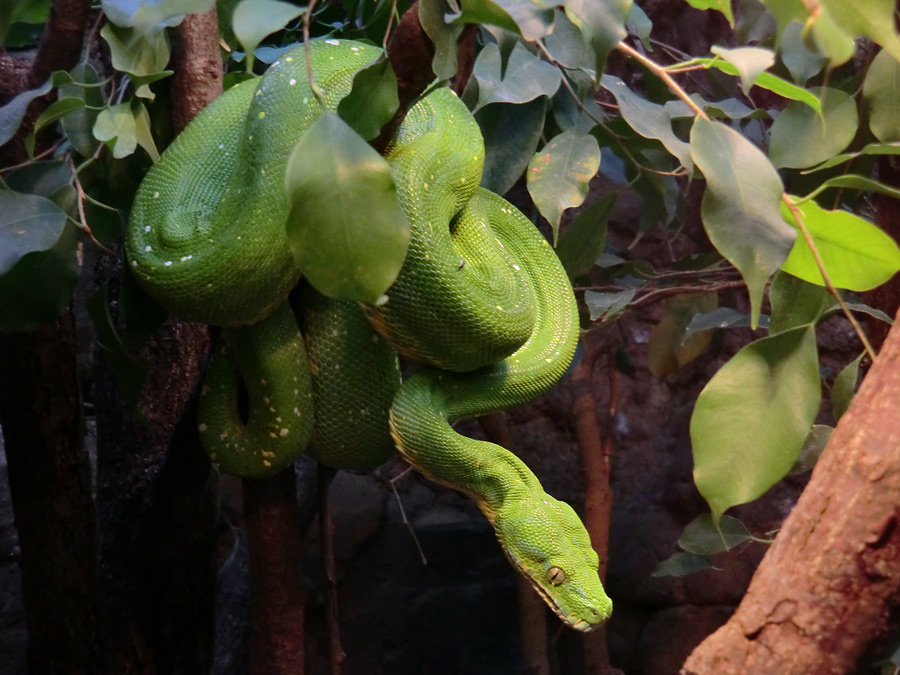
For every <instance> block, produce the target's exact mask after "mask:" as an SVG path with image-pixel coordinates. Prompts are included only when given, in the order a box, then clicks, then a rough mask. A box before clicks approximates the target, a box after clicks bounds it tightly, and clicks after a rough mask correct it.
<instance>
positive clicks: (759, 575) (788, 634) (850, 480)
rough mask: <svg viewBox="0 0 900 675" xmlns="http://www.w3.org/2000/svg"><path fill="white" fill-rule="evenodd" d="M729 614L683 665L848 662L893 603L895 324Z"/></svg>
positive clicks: (835, 666)
mask: <svg viewBox="0 0 900 675" xmlns="http://www.w3.org/2000/svg"><path fill="white" fill-rule="evenodd" d="M894 325H895V327H894V329H892V330H891V332H890V334H889V335H888V337H887V340H886V341H885V343H884V348H883V350H882V352H881V354H880V355H879V356H878V358H877V359H876V361H875V364H874V365H873V367H872V369H871V371H870V372H869V374H868V376H867V377H866V379H865V380H864V381H863V384H862V386H861V388H860V391H859V393H858V394H857V395H856V398H855V399H854V401H853V403H852V405H851V406H850V409H849V410H848V411H847V413H846V414H845V415H844V416H843V417H842V418H841V420H840V423H839V424H838V426H837V429H836V430H835V432H834V434H833V436H832V438H831V441H830V442H829V444H828V447H827V448H826V449H825V452H824V453H823V455H822V457H821V459H820V460H819V463H818V464H817V465H816V468H815V470H814V471H813V474H812V478H811V480H810V482H809V485H808V486H807V488H806V490H805V491H804V492H803V494H802V495H801V497H800V500H799V501H798V502H797V505H796V506H795V507H794V510H793V511H792V513H791V515H790V516H789V517H788V519H787V520H786V521H785V523H784V526H783V527H782V529H781V531H780V532H779V534H778V536H777V538H776V540H775V543H774V544H773V545H772V548H771V549H770V550H769V551H768V552H767V554H766V556H765V558H764V559H763V561H762V563H761V564H760V566H759V569H758V570H757V572H756V574H755V576H754V577H753V581H752V582H751V584H750V588H749V589H748V591H747V594H746V595H745V596H744V599H743V601H742V602H741V605H740V607H739V608H738V610H737V612H736V613H735V614H734V616H733V617H732V618H731V619H730V620H729V621H728V622H727V623H726V624H725V625H724V626H723V627H722V628H720V629H719V630H718V631H716V632H715V633H714V634H713V635H711V636H710V637H709V638H707V639H706V640H705V641H704V642H703V643H702V644H701V645H700V646H699V647H697V649H696V650H695V651H694V652H693V653H692V654H691V656H690V657H689V658H688V660H687V662H686V663H685V665H684V668H683V670H682V673H684V674H691V675H701V674H706V673H710V674H711V673H716V674H717V675H722V674H728V673H742V674H746V675H754V674H756V673H759V674H760V675H762V674H769V673H779V674H781V675H792V674H796V675H800V674H807V673H808V674H813V673H815V674H816V675H825V674H829V673H834V674H835V675H837V674H839V673H847V672H850V671H851V670H852V669H853V667H854V665H855V664H856V663H857V661H858V660H859V658H860V656H861V655H862V654H863V653H864V652H865V650H866V648H867V646H868V645H870V644H871V643H872V641H873V640H874V639H876V638H877V637H878V636H879V635H881V634H883V633H884V632H885V631H886V630H887V629H888V628H889V619H890V617H891V615H892V612H895V611H896V609H897V607H898V603H900V528H898V527H897V521H898V517H900V442H898V439H900V415H897V410H896V402H897V401H898V400H900V328H897V324H896V323H895V324H894Z"/></svg>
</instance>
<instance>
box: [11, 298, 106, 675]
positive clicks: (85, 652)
mask: <svg viewBox="0 0 900 675" xmlns="http://www.w3.org/2000/svg"><path fill="white" fill-rule="evenodd" d="M75 353H76V339H75V329H74V326H73V322H72V317H71V315H70V314H68V313H66V314H65V315H64V316H63V317H62V318H61V319H60V320H59V321H57V322H55V323H53V324H49V325H47V326H44V327H42V328H40V329H39V330H37V331H35V332H34V333H32V334H28V335H7V334H2V333H0V354H2V358H0V425H2V427H3V436H4V443H5V448H6V457H7V461H8V464H9V483H10V491H11V493H12V503H13V510H14V512H15V518H16V528H17V530H18V533H19V542H20V546H21V550H22V557H21V569H22V590H23V595H24V599H25V607H26V619H27V623H28V666H29V670H30V672H32V673H63V672H65V673H73V674H76V675H77V674H80V673H85V674H87V673H95V672H97V670H98V668H97V666H98V649H97V643H96V621H95V614H94V607H93V597H92V592H93V589H94V560H95V558H94V552H95V544H94V509H93V504H92V502H91V489H90V465H89V462H88V456H87V453H86V452H85V449H84V444H83V439H84V426H83V421H84V420H83V418H82V415H81V395H80V389H79V381H78V368H77V364H76V359H75Z"/></svg>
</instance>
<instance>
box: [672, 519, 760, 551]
mask: <svg viewBox="0 0 900 675" xmlns="http://www.w3.org/2000/svg"><path fill="white" fill-rule="evenodd" d="M751 539H753V537H752V536H750V532H749V531H748V530H747V527H746V525H744V523H742V522H741V521H740V520H738V519H737V518H732V517H731V516H722V518H721V519H720V520H719V522H717V523H716V522H714V521H713V517H712V514H710V513H703V514H700V515H699V516H697V517H696V518H694V519H693V520H692V521H691V522H690V523H688V525H687V527H685V528H684V532H682V533H681V536H680V537H678V545H679V546H680V547H681V548H683V549H684V550H685V551H687V552H688V553H693V554H694V555H715V554H716V553H722V552H724V551H730V550H731V549H733V548H734V547H735V546H738V545H740V544H743V543H744V542H745V541H750V540H751Z"/></svg>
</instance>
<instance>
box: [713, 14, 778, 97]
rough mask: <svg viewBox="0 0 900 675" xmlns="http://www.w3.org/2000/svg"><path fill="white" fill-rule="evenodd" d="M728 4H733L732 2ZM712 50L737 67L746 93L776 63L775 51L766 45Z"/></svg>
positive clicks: (715, 48)
mask: <svg viewBox="0 0 900 675" xmlns="http://www.w3.org/2000/svg"><path fill="white" fill-rule="evenodd" d="M714 1H715V0H714ZM728 5H729V7H730V6H731V4H730V2H728ZM732 24H733V20H732ZM710 51H711V52H712V53H713V54H715V55H716V56H719V57H721V58H723V59H725V60H726V61H727V62H728V63H730V64H731V65H733V66H734V67H735V68H737V71H738V76H739V77H740V78H741V89H742V90H743V92H744V93H745V94H749V93H750V89H751V88H752V87H753V85H754V83H755V82H756V81H757V80H758V79H759V76H760V75H762V73H763V72H764V71H766V70H768V69H769V68H771V67H772V66H773V65H775V53H774V52H773V51H772V50H771V49H765V48H764V47H738V48H736V49H726V48H725V47H712V48H711V49H710Z"/></svg>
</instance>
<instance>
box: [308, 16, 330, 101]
mask: <svg viewBox="0 0 900 675" xmlns="http://www.w3.org/2000/svg"><path fill="white" fill-rule="evenodd" d="M316 1H317V0H310V3H309V6H308V7H307V8H306V11H305V12H304V13H303V53H304V55H305V56H306V76H307V78H308V79H309V88H310V91H312V93H313V96H315V97H316V100H317V101H318V102H319V105H320V106H322V110H326V109H327V106H326V105H325V93H324V92H323V91H322V90H321V89H320V88H319V85H318V84H316V78H315V76H314V75H313V68H312V50H311V49H310V48H309V22H310V19H312V13H313V9H314V8H315V6H316Z"/></svg>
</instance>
